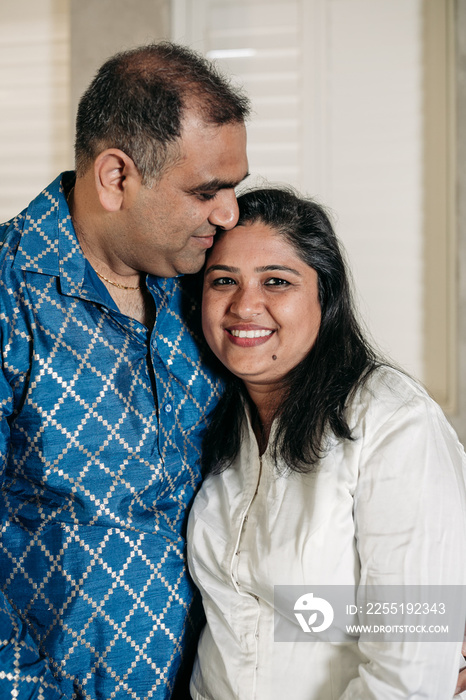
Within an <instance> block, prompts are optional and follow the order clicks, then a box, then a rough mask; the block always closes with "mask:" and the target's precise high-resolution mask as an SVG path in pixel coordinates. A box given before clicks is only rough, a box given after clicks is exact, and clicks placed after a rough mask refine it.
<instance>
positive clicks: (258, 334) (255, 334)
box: [230, 329, 273, 338]
mask: <svg viewBox="0 0 466 700" xmlns="http://www.w3.org/2000/svg"><path fill="white" fill-rule="evenodd" d="M230 333H231V335H234V336H235V338H264V337H265V336H266V335H272V333H273V331H267V330H265V329H262V330H260V331H230Z"/></svg>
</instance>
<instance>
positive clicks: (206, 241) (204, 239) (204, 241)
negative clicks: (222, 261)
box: [193, 233, 215, 248]
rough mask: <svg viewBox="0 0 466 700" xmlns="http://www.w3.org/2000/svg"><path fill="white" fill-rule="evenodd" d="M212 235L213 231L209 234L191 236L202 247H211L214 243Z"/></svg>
mask: <svg viewBox="0 0 466 700" xmlns="http://www.w3.org/2000/svg"><path fill="white" fill-rule="evenodd" d="M214 235H215V234H214V233H211V234H210V236H193V238H194V240H195V241H197V242H198V243H199V245H201V246H202V247H203V248H212V246H213V244H214Z"/></svg>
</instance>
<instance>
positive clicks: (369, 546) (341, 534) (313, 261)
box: [188, 189, 466, 700]
mask: <svg viewBox="0 0 466 700" xmlns="http://www.w3.org/2000/svg"><path fill="white" fill-rule="evenodd" d="M239 205H240V219H239V222H238V225H237V227H236V228H235V229H233V230H232V231H230V232H228V233H220V234H217V240H216V243H215V245H214V248H213V250H212V252H211V253H210V255H209V257H208V259H207V262H206V269H205V277H204V293H203V329H204V333H205V337H206V339H207V342H208V343H209V345H210V347H211V349H212V350H213V352H214V354H215V355H216V357H217V358H218V359H219V360H220V361H221V362H222V363H223V364H224V365H225V367H226V368H227V370H228V377H227V379H226V390H225V394H224V396H223V398H222V400H221V402H220V404H219V405H218V407H217V409H216V411H215V413H214V416H213V418H212V423H211V426H210V428H209V431H208V434H207V436H206V440H205V462H206V468H207V469H208V471H209V472H210V473H209V475H208V476H207V478H206V479H205V481H204V484H203V486H202V488H201V491H200V493H199V494H198V496H197V498H196V500H195V503H194V506H193V510H192V513H191V516H190V520H189V528H188V540H189V552H188V557H189V565H190V570H191V573H192V576H193V578H194V581H195V582H196V583H197V585H198V586H199V588H200V590H201V592H202V597H203V603H204V608H205V613H206V617H207V625H206V628H205V629H204V631H203V633H202V636H201V640H200V644H199V648H198V657H197V660H196V664H195V669H194V673H193V677H192V682H191V693H192V697H193V698H194V699H195V700H201V699H202V700H205V699H207V698H208V699H209V700H230V699H233V698H237V699H239V700H252V698H256V699H258V700H273V699H277V700H278V699H280V700H282V699H283V698H290V700H329V699H332V700H333V699H336V698H345V699H348V698H357V699H358V700H363V699H365V698H376V699H377V700H384V699H390V700H393V699H394V698H438V699H440V698H441V699H442V700H444V699H445V698H448V697H452V696H453V693H454V689H455V683H456V678H457V668H458V665H457V661H458V655H459V650H460V648H461V643H460V642H458V643H456V642H450V643H448V642H442V643H429V642H421V643H419V641H418V642H410V643H406V642H405V641H403V640H395V641H391V642H380V641H377V640H375V639H374V638H373V637H371V636H370V635H369V637H368V638H366V639H364V638H363V637H361V638H360V639H357V638H354V637H352V638H351V637H350V638H348V637H345V636H343V637H340V638H339V639H340V643H335V641H333V640H332V638H331V637H330V638H329V639H330V641H324V642H322V641H320V642H315V641H313V642H309V643H301V641H300V639H299V634H300V633H301V636H302V634H303V632H302V631H301V628H300V626H299V625H298V617H297V615H296V614H295V611H294V609H293V606H291V607H290V606H289V605H288V603H286V604H285V603H284V602H283V601H282V600H281V599H278V597H275V599H274V586H277V585H287V586H301V587H307V588H308V589H309V590H312V589H313V588H312V587H313V586H314V587H315V586H327V587H329V586H340V587H341V586H343V585H344V586H348V587H353V588H354V590H355V591H356V592H358V593H359V592H361V591H363V589H364V590H367V588H365V587H367V586H375V587H380V586H382V585H396V586H397V587H398V588H397V590H398V593H399V592H400V590H402V591H403V592H406V590H407V589H405V588H403V589H401V586H406V585H424V584H435V585H447V584H448V585H450V584H464V582H465V580H466V577H465V564H464V542H465V538H464V535H465V521H466V515H465V502H466V500H465V489H464V481H463V468H464V465H465V457H464V452H463V450H462V447H461V446H460V444H459V443H458V441H457V439H456V436H455V434H454V433H453V431H452V430H451V428H450V427H449V425H448V423H447V421H446V420H445V418H444V416H443V415H442V413H441V411H440V409H439V408H438V406H437V405H436V404H435V403H434V402H433V401H432V400H431V399H430V398H429V397H428V395H427V394H426V393H425V391H424V390H423V389H422V388H421V387H419V386H418V385H417V384H416V383H415V382H413V381H412V380H411V379H409V378H408V377H407V376H406V375H404V374H403V373H401V372H399V371H397V370H395V369H392V368H391V367H389V366H387V365H385V364H383V363H382V362H381V361H379V360H378V359H377V357H376V355H375V354H374V352H373V350H372V349H371V348H370V347H369V345H368V344H367V342H366V341H365V339H364V337H363V335H362V333H361V330H360V328H359V326H358V323H357V321H356V319H355V315H354V312H353V308H352V304H351V299H350V290H349V284H348V278H347V273H346V271H345V265H344V262H343V259H342V255H341V252H340V249H339V245H338V242H337V239H336V237H335V234H334V232H333V230H332V227H331V224H330V222H329V219H328V217H327V216H326V214H325V212H324V211H323V210H322V208H321V207H320V206H318V205H317V204H315V203H313V202H311V201H308V200H305V199H302V198H300V197H298V196H297V195H295V194H294V193H292V192H291V191H288V190H286V191H285V190H276V189H269V190H257V191H253V192H250V193H247V194H245V195H243V196H242V197H240V199H239ZM353 588H350V590H352V589H353ZM276 590H277V589H275V593H276ZM291 590H292V591H293V590H295V589H291ZM296 590H297V589H296ZM320 590H322V588H321V589H320ZM329 590H330V589H329ZM376 590H378V589H377V588H376ZM295 600H296V598H295ZM287 605H288V607H287ZM315 609H316V610H317V609H318V606H317V607H316V608H315ZM319 609H321V610H323V608H319ZM458 615H459V616H461V615H462V612H461V610H458ZM315 617H316V616H314V618H312V616H308V621H307V622H306V619H307V616H306V617H302V618H301V619H302V620H304V626H302V625H301V627H302V630H305V627H306V625H307V628H308V631H311V629H310V626H311V625H312V624H313V620H315ZM463 619H464V618H463ZM274 620H275V622H277V620H278V624H277V628H276V631H277V641H274ZM286 620H288V623H287V624H286ZM290 621H291V622H293V621H294V625H293V624H292V625H291V628H292V629H293V630H296V631H297V633H296V634H295V641H281V640H284V637H283V636H280V634H281V633H280V634H279V633H278V630H279V629H282V630H283V629H287V630H289V626H290ZM282 623H283V625H284V626H283V625H282ZM300 624H301V623H300ZM319 624H320V621H319ZM280 625H281V626H280ZM317 629H318V627H317ZM308 638H309V637H306V639H308ZM291 639H293V636H292V637H291ZM314 639H319V637H318V636H317V637H314Z"/></svg>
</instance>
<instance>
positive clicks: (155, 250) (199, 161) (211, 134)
mask: <svg viewBox="0 0 466 700" xmlns="http://www.w3.org/2000/svg"><path fill="white" fill-rule="evenodd" d="M178 146H179V150H180V153H181V158H179V159H178V160H177V161H176V164H175V165H173V166H171V167H169V169H168V170H167V171H166V173H164V174H163V176H162V178H161V179H160V180H159V181H158V182H156V183H155V184H154V185H153V186H152V187H151V188H148V187H144V186H142V185H141V187H140V188H139V191H138V194H137V197H136V199H135V201H134V202H133V204H132V206H131V207H130V208H129V209H128V210H127V224H128V226H127V229H126V236H127V238H126V240H127V243H126V249H125V251H124V253H125V255H124V257H125V262H126V263H127V264H130V266H131V267H133V268H134V269H135V270H140V271H144V272H148V273H150V274H154V275H158V276H160V277H173V276H175V275H177V274H180V273H184V274H186V273H193V272H197V271H198V270H200V269H201V267H202V265H203V264H204V259H205V254H206V250H207V249H208V248H210V247H211V245H212V243H213V236H214V234H215V230H216V228H217V226H218V227H220V228H222V229H230V228H233V227H234V226H235V224H236V222H237V220H238V205H237V203H236V196H235V191H234V188H235V187H236V185H238V183H239V182H241V180H243V179H244V178H245V177H246V175H247V174H248V162H247V157H246V129H245V126H244V124H225V125H223V126H211V125H206V124H204V123H203V122H202V121H200V120H199V119H198V118H197V117H196V116H195V115H191V114H188V116H187V118H186V119H185V121H184V127H183V132H182V136H181V139H180V141H179V144H178Z"/></svg>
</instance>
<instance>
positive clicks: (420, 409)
mask: <svg viewBox="0 0 466 700" xmlns="http://www.w3.org/2000/svg"><path fill="white" fill-rule="evenodd" d="M348 419H349V424H350V427H352V428H353V431H355V437H356V436H357V434H358V433H359V434H360V432H361V430H362V432H363V433H367V432H374V431H376V430H377V428H378V426H381V425H384V424H387V423H392V422H393V423H394V424H399V425H400V426H402V425H407V423H408V422H410V423H411V424H414V423H416V422H418V423H421V424H426V423H430V424H431V425H432V424H437V425H440V426H441V427H442V429H443V430H445V431H446V432H447V433H449V434H450V435H451V437H453V438H454V439H455V440H457V437H456V434H455V432H454V430H453V428H452V427H451V426H450V424H449V423H448V421H447V419H446V417H445V415H444V413H443V411H442V409H441V408H440V406H439V405H438V404H437V403H436V401H434V399H433V398H432V397H431V396H430V395H429V393H428V392H427V390H426V389H425V388H424V387H423V386H422V384H421V383H420V382H418V381H416V380H415V379H413V378H412V377H410V376H409V375H408V374H406V373H404V372H403V371H401V370H399V369H396V368H394V367H391V366H389V365H380V366H378V367H376V368H375V369H373V370H372V371H371V372H370V373H369V374H368V375H367V376H366V377H365V378H364V379H363V380H362V381H361V382H360V384H359V387H358V389H357V391H356V392H355V393H354V395H353V397H352V398H351V400H350V401H349V402H348Z"/></svg>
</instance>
